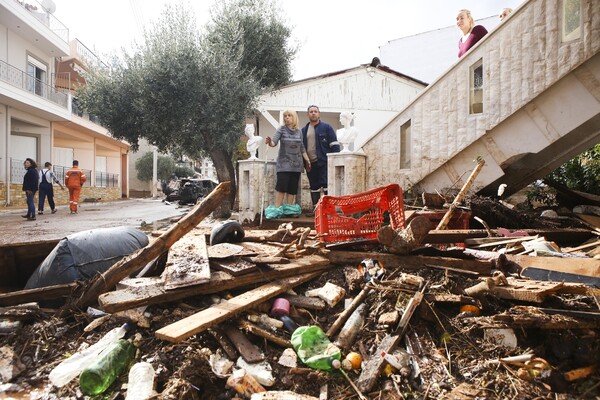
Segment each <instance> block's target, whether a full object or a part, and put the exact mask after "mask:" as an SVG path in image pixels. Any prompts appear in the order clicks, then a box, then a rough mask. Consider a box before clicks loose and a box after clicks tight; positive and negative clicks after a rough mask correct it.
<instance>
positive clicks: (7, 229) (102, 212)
mask: <svg viewBox="0 0 600 400" xmlns="http://www.w3.org/2000/svg"><path fill="white" fill-rule="evenodd" d="M190 208H191V207H187V206H186V207H182V206H179V205H177V204H176V203H172V204H169V203H163V202H162V201H161V200H160V199H158V200H157V199H128V200H122V201H115V202H100V203H82V204H80V206H79V213H78V214H70V212H69V208H68V206H59V207H58V212H57V213H56V214H50V213H49V212H48V214H46V213H44V215H38V216H37V220H36V221H27V220H25V219H24V218H21V215H24V214H25V213H26V210H25V209H18V210H16V209H11V210H7V209H3V210H0V244H7V243H23V242H30V241H39V240H52V239H61V238H63V237H65V236H67V235H69V234H71V233H75V232H81V231H85V230H88V229H94V228H109V227H114V226H133V227H141V226H142V225H146V224H151V225H152V227H151V228H150V230H152V229H159V228H162V227H164V226H165V225H168V224H170V223H171V222H170V220H172V219H173V218H176V217H180V216H182V215H185V214H186V213H187V212H188V211H189V210H190Z"/></svg>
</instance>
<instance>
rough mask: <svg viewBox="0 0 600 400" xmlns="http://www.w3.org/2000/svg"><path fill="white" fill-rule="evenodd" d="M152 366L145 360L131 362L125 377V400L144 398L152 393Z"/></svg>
mask: <svg viewBox="0 0 600 400" xmlns="http://www.w3.org/2000/svg"><path fill="white" fill-rule="evenodd" d="M153 388H154V367H152V364H150V363H147V362H138V363H135V364H133V367H131V369H130V370H129V378H128V379H127V396H126V397H125V400H146V399H149V398H150V397H152V396H153V395H154V389H153Z"/></svg>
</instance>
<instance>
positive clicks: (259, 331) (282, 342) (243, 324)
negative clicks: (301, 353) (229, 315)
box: [238, 320, 292, 349]
mask: <svg viewBox="0 0 600 400" xmlns="http://www.w3.org/2000/svg"><path fill="white" fill-rule="evenodd" d="M238 326H239V327H240V329H243V330H245V331H246V332H248V333H252V334H253V335H256V336H259V337H261V338H263V339H266V340H268V341H269V342H271V343H275V344H276V345H278V346H281V347H283V348H285V349H287V348H289V347H292V344H291V343H290V341H289V340H287V339H284V338H282V337H279V336H277V335H275V334H273V333H271V332H269V331H268V330H266V329H263V328H261V327H259V326H257V325H254V324H253V323H252V322H249V321H244V320H240V321H239V325H238Z"/></svg>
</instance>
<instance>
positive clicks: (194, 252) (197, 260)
mask: <svg viewBox="0 0 600 400" xmlns="http://www.w3.org/2000/svg"><path fill="white" fill-rule="evenodd" d="M163 275H164V278H165V289H167V290H172V289H177V288H181V287H185V286H192V285H198V284H200V283H204V282H208V281H209V280H210V266H209V264H208V252H207V250H206V237H205V235H204V233H198V232H195V231H192V232H189V233H187V234H186V235H185V236H183V237H182V238H181V239H179V240H178V241H177V242H176V243H175V244H174V245H173V246H171V248H170V249H169V257H168V258H167V265H166V266H165V271H164V273H163Z"/></svg>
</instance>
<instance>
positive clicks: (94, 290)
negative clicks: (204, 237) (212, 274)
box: [61, 182, 231, 316]
mask: <svg viewBox="0 0 600 400" xmlns="http://www.w3.org/2000/svg"><path fill="white" fill-rule="evenodd" d="M230 191H231V182H221V183H220V184H219V186H217V187H216V188H215V189H214V190H213V191H212V192H210V194H209V195H208V196H206V197H205V198H204V199H203V200H202V202H201V203H199V204H197V205H196V206H194V208H192V210H191V211H190V212H189V213H188V214H187V215H186V216H185V217H183V218H182V219H180V220H179V221H178V222H177V223H176V224H175V225H173V226H172V227H171V228H169V230H167V231H166V232H165V233H163V234H162V235H161V236H160V237H158V238H156V240H154V241H152V242H150V243H149V244H148V245H147V246H146V247H144V248H143V249H140V250H138V251H136V252H135V253H133V254H132V255H130V256H128V257H125V258H123V259H121V261H119V262H117V263H115V264H114V265H113V266H112V267H110V268H109V269H108V270H107V271H105V272H104V273H102V274H99V275H96V276H95V277H94V278H92V279H91V281H90V283H89V286H88V288H87V289H86V290H85V291H84V292H83V294H82V295H81V297H77V298H74V299H73V301H72V303H70V304H67V305H66V306H65V307H64V309H63V311H62V312H61V315H62V316H64V315H66V314H69V313H70V312H71V311H72V310H85V309H86V307H87V306H89V305H91V304H95V303H96V302H97V301H98V296H99V295H101V294H102V293H105V292H107V291H109V290H111V289H112V288H114V287H115V286H116V285H117V283H119V282H120V281H121V280H122V279H125V278H127V277H128V276H129V275H130V274H132V273H133V272H135V271H136V270H139V269H140V268H142V267H143V266H145V265H146V264H148V263H149V262H150V261H152V260H154V259H155V258H156V257H158V256H160V255H161V254H162V253H164V251H165V250H167V249H169V248H170V247H171V246H172V245H173V244H174V243H175V242H177V241H178V240H179V239H180V238H181V237H182V236H184V235H185V234H186V233H188V232H190V231H191V230H192V229H194V228H195V227H196V226H198V224H199V223H200V222H201V221H202V220H203V219H204V218H206V217H207V216H208V215H210V213H212V212H213V210H214V209H215V208H217V207H218V206H219V205H220V204H221V203H222V202H223V200H224V199H225V198H227V196H228V195H229V192H230Z"/></svg>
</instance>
